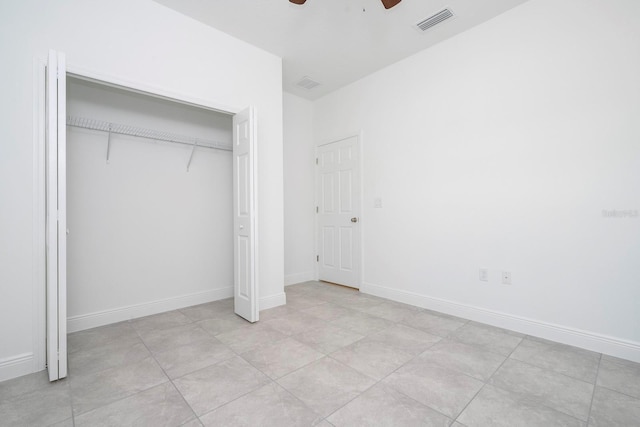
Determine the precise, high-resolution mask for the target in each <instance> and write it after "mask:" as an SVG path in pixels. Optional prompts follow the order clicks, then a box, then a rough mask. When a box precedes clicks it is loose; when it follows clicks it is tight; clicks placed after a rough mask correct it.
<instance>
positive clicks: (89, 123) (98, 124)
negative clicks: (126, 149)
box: [67, 116, 232, 151]
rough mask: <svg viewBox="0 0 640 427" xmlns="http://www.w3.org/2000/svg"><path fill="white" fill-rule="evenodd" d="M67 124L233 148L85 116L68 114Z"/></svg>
mask: <svg viewBox="0 0 640 427" xmlns="http://www.w3.org/2000/svg"><path fill="white" fill-rule="evenodd" d="M67 126H72V127H77V128H83V129H91V130H99V131H102V132H110V133H114V134H118V135H128V136H135V137H139V138H147V139H153V140H156V141H166V142H174V143H176V144H183V145H189V146H192V147H193V146H196V145H197V146H198V147H202V148H212V149H214V150H225V151H231V150H232V148H231V144H225V143H222V142H218V141H211V140H207V139H201V138H194V137H190V136H184V135H179V134H175V133H171V132H165V131H160V130H153V129H145V128H140V127H137V126H130V125H122V124H117V123H111V122H106V121H103V120H96V119H87V118H84V117H76V116H68V117H67Z"/></svg>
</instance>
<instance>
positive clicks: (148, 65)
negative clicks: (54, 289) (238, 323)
mask: <svg viewBox="0 0 640 427" xmlns="http://www.w3.org/2000/svg"><path fill="white" fill-rule="evenodd" d="M50 48H54V49H57V50H60V51H63V52H65V53H66V54H67V62H68V63H69V64H70V65H75V66H76V67H81V68H84V69H88V70H90V71H93V72H99V73H102V74H105V75H107V76H112V77H115V78H119V79H121V80H127V81H132V82H136V83H141V84H145V85H147V86H150V87H155V88H161V89H164V90H165V91H167V92H174V93H178V94H181V95H183V96H189V97H194V98H200V99H203V100H205V101H207V102H211V103H218V104H222V105H230V106H232V107H235V108H243V107H245V106H248V105H254V106H255V107H256V109H257V111H258V121H259V131H258V144H259V149H258V156H259V166H258V168H259V180H260V188H259V191H260V194H259V210H260V223H259V238H260V244H259V245H260V254H261V260H260V266H259V281H260V286H261V292H260V293H261V302H262V306H263V307H264V306H265V305H267V304H276V305H277V304H281V303H283V302H284V293H283V281H284V274H283V256H284V255H283V237H282V236H283V217H282V209H283V196H282V192H283V189H282V63H281V59H280V58H277V57H275V56H273V55H271V54H269V53H266V52H264V51H262V50H260V49H257V48H255V47H253V46H250V45H248V44H246V43H243V42H241V41H239V40H236V39H234V38H232V37H230V36H228V35H226V34H223V33H221V32H219V31H216V30H213V29H211V28H210V27H207V26H205V25H203V24H201V23H198V22H196V21H194V20H192V19H190V18H187V17H184V16H182V15H179V14H177V13H176V12H174V11H172V10H169V9H167V8H165V7H163V6H160V5H158V4H157V3H154V2H152V1H150V0H133V1H132V0H127V1H125V0H115V1H114V0H112V1H105V0H102V1H90V2H87V1H82V0H60V1H55V2H50V1H43V0H25V1H20V2H1V3H0V55H1V57H2V63H3V67H2V79H0V93H2V98H1V101H0V113H1V114H0V141H2V143H1V144H0V206H1V208H0V236H1V239H0V266H1V268H0V343H1V345H0V379H2V378H8V377H10V376H15V375H19V374H22V373H27V372H31V371H33V370H35V369H42V367H43V366H44V361H43V360H42V355H43V354H42V352H41V351H40V349H39V346H41V344H42V343H43V342H44V341H43V339H42V337H41V336H40V335H39V333H40V331H42V323H41V322H40V321H37V320H36V315H37V313H36V311H35V305H36V299H37V298H39V297H41V295H40V294H39V293H41V292H42V291H43V287H42V283H40V282H39V277H38V275H37V274H36V273H35V272H36V271H37V270H36V269H37V267H38V266H37V265H35V261H34V260H35V259H36V256H35V255H36V251H39V250H40V248H37V247H35V246H34V236H35V235H34V226H35V225H36V223H37V222H36V221H34V218H33V210H34V202H35V201H36V200H34V189H35V188H34V185H35V181H36V180H35V177H34V130H33V129H34V124H35V123H36V119H37V117H36V115H35V113H34V91H35V88H36V85H35V83H36V81H35V73H34V59H35V58H45V57H46V53H47V50H48V49H50Z"/></svg>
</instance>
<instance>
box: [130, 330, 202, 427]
mask: <svg viewBox="0 0 640 427" xmlns="http://www.w3.org/2000/svg"><path fill="white" fill-rule="evenodd" d="M136 334H138V331H136ZM138 336H139V337H140V341H142V344H143V345H144V346H145V348H146V349H147V351H148V352H149V354H151V358H152V359H153V361H154V362H156V365H158V367H159V368H160V369H161V370H162V373H163V374H164V375H165V376H166V377H167V379H168V380H169V382H170V383H171V385H172V386H173V388H174V389H175V390H176V391H177V392H178V394H179V395H180V397H181V398H182V401H183V402H184V403H185V404H186V405H187V407H188V408H189V409H191V413H192V414H193V416H194V417H196V418H197V419H198V421H200V418H199V417H198V414H196V411H194V410H193V408H192V407H191V405H190V404H189V402H187V399H185V397H184V396H183V395H182V392H181V391H180V389H179V388H178V387H176V385H175V384H174V382H173V380H172V379H171V377H170V376H169V375H167V372H166V371H165V370H164V368H163V367H162V365H161V364H160V362H158V359H156V356H155V355H154V354H153V352H152V351H151V349H149V347H147V343H145V342H144V340H143V339H142V337H141V336H140V334H138ZM159 385H161V384H159ZM152 388H153V387H152ZM147 390H148V389H147ZM138 393H142V391H139V392H138ZM136 394H137V393H136ZM187 421H188V420H187ZM183 424H184V423H183Z"/></svg>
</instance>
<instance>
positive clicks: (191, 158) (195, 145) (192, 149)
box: [187, 141, 198, 172]
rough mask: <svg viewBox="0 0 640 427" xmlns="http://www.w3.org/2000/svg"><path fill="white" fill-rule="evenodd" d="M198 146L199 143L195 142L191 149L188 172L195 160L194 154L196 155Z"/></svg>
mask: <svg viewBox="0 0 640 427" xmlns="http://www.w3.org/2000/svg"><path fill="white" fill-rule="evenodd" d="M197 146H198V141H196V142H194V143H193V147H192V148H191V155H190V156H189V161H188V162H187V172H189V167H191V160H193V153H195V151H196V147H197Z"/></svg>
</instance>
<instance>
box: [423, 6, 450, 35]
mask: <svg viewBox="0 0 640 427" xmlns="http://www.w3.org/2000/svg"><path fill="white" fill-rule="evenodd" d="M451 17H453V12H451V9H443V10H441V11H440V12H438V13H436V14H435V15H433V16H430V17H428V18H427V19H424V20H422V21H420V22H418V23H417V24H416V28H417V29H418V30H419V31H427V30H428V29H429V28H431V27H433V26H434V25H438V24H439V23H441V22H442V21H445V20H447V19H449V18H451Z"/></svg>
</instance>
